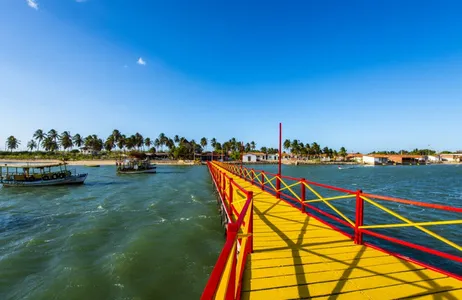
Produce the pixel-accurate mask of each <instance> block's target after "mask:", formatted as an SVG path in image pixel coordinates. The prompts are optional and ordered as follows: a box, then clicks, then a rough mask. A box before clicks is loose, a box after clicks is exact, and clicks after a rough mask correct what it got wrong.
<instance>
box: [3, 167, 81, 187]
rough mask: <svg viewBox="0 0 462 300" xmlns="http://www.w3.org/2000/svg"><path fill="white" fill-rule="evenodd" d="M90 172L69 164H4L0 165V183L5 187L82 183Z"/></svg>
mask: <svg viewBox="0 0 462 300" xmlns="http://www.w3.org/2000/svg"><path fill="white" fill-rule="evenodd" d="M87 176H88V173H83V174H79V173H77V172H76V171H75V170H73V172H72V171H71V170H68V169H67V164H66V163H64V162H62V163H48V164H35V163H26V164H14V163H13V164H4V165H1V166H0V183H1V184H2V185H3V186H4V187H38V186H52V185H67V184H82V183H84V181H85V179H87Z"/></svg>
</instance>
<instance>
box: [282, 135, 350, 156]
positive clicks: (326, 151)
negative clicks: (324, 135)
mask: <svg viewBox="0 0 462 300" xmlns="http://www.w3.org/2000/svg"><path fill="white" fill-rule="evenodd" d="M283 145H284V149H286V150H288V151H290V153H292V154H294V155H297V156H302V157H308V158H319V157H321V155H324V156H327V157H337V156H341V157H346V156H347V150H346V149H345V147H341V148H340V150H339V151H337V150H332V148H329V147H324V148H322V149H321V146H320V145H319V144H318V143H316V142H313V143H311V144H310V143H306V144H304V143H303V142H300V140H296V139H295V140H292V141H291V140H289V139H286V140H285V141H284V144H283Z"/></svg>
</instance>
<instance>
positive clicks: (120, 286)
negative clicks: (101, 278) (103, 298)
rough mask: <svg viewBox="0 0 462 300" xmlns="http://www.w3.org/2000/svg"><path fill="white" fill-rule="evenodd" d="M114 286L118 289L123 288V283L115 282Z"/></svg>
mask: <svg viewBox="0 0 462 300" xmlns="http://www.w3.org/2000/svg"><path fill="white" fill-rule="evenodd" d="M114 286H116V287H118V288H120V289H123V288H124V287H125V286H124V285H123V284H120V283H115V284H114Z"/></svg>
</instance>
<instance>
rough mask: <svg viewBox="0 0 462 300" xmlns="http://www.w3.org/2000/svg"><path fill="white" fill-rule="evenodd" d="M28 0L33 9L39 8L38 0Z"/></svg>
mask: <svg viewBox="0 0 462 300" xmlns="http://www.w3.org/2000/svg"><path fill="white" fill-rule="evenodd" d="M26 1H27V5H29V6H30V7H32V8H33V9H38V3H37V2H36V0H26Z"/></svg>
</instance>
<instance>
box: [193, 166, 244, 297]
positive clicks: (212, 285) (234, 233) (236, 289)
mask: <svg viewBox="0 0 462 300" xmlns="http://www.w3.org/2000/svg"><path fill="white" fill-rule="evenodd" d="M207 166H208V168H209V170H210V173H211V175H212V177H213V180H214V183H215V185H216V187H217V189H218V191H219V194H220V198H221V201H222V205H223V207H224V209H225V210H226V212H227V214H228V217H229V220H228V224H227V238H226V242H225V245H224V246H223V249H222V251H221V252H220V255H219V257H218V260H217V262H216V264H215V266H214V268H213V270H212V273H211V274H210V278H209V280H208V282H207V285H206V287H205V289H204V292H203V293H202V296H201V299H214V297H215V295H216V293H217V292H218V290H219V287H220V282H221V280H222V279H223V278H224V275H225V274H224V272H225V271H226V266H227V265H228V263H229V260H230V259H232V261H231V268H230V273H229V274H227V275H228V277H229V286H227V287H226V299H228V298H229V297H231V298H233V299H234V298H235V297H236V296H237V298H240V297H239V293H240V288H241V281H242V280H241V279H242V276H243V269H244V266H245V264H246V259H247V255H248V253H249V252H252V251H253V237H252V234H253V225H252V224H253V220H252V215H253V205H252V203H253V202H252V201H253V193H252V192H251V191H247V190H245V189H244V188H243V187H242V186H240V185H239V184H238V183H236V182H235V181H234V180H232V178H231V177H229V176H228V175H227V174H226V173H224V172H223V173H220V176H223V178H225V179H227V180H228V181H227V183H226V182H224V184H225V186H226V185H227V186H228V187H229V186H233V187H235V188H237V189H238V190H240V191H242V192H243V193H244V194H245V197H246V199H245V203H244V206H243V207H242V209H241V211H240V212H238V215H237V219H236V221H233V218H232V216H233V209H232V208H231V203H229V202H230V199H232V198H230V197H232V195H228V194H227V192H226V191H222V190H221V187H222V186H221V184H222V183H220V179H219V178H218V177H217V173H216V172H217V170H218V168H216V167H215V169H214V166H213V164H212V163H210V162H207ZM220 178H222V177H220ZM230 191H232V190H230ZM230 193H231V192H230ZM227 201H228V203H227ZM228 205H229V206H230V211H228ZM248 213H250V216H248V215H247V214H248ZM246 216H247V217H249V222H248V223H247V224H246V225H245V226H246V227H243V226H244V218H245V217H246ZM241 228H243V231H244V230H245V229H247V230H248V232H244V233H246V236H245V237H238V231H239V230H240V229H241ZM240 238H242V239H244V238H248V240H247V244H245V245H246V246H245V247H244V248H242V243H241V248H240V252H239V253H241V252H242V251H243V255H242V259H241V261H238V259H237V258H238V257H240V255H238V250H237V245H238V244H239V239H240ZM233 247H236V248H234V249H235V251H234V250H233ZM233 253H234V256H237V257H234V258H233V257H231V254H233ZM238 267H239V270H240V272H239V273H238V274H237V270H238ZM236 276H237V279H236ZM236 281H238V282H236Z"/></svg>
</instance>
